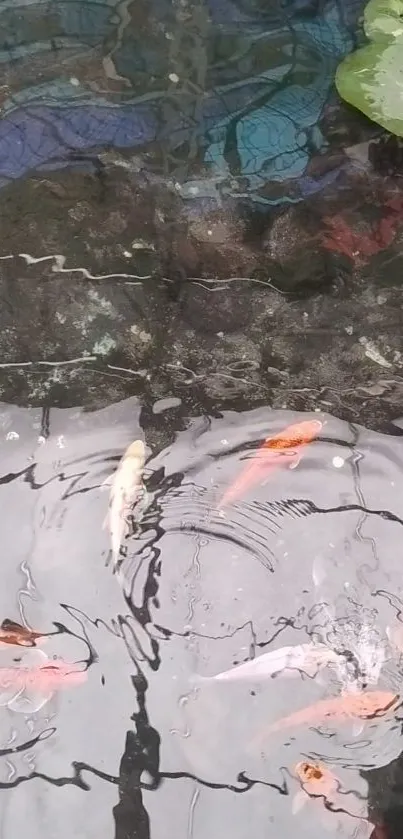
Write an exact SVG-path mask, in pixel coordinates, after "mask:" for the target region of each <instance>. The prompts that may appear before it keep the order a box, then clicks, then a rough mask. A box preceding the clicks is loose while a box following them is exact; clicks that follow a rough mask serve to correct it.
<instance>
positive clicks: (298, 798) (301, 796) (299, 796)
mask: <svg viewBox="0 0 403 839" xmlns="http://www.w3.org/2000/svg"><path fill="white" fill-rule="evenodd" d="M308 798H309V795H308V794H307V793H306V792H305V790H303V789H300V790H298V792H296V793H295V795H294V797H293V799H292V802H291V812H292V814H293V816H296V814H297V813H299V812H300V811H301V810H302V808H303V807H304V806H305V804H306V802H307V800H308Z"/></svg>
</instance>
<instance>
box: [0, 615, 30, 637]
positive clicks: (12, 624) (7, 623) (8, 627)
mask: <svg viewBox="0 0 403 839" xmlns="http://www.w3.org/2000/svg"><path fill="white" fill-rule="evenodd" d="M0 629H4V631H5V632H18V633H24V634H25V635H26V634H28V633H29V632H30V630H29V629H27V627H26V626H22V624H20V623H17V621H12V620H10V618H4V621H3V623H2V624H1V626H0Z"/></svg>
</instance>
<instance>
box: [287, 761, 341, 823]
mask: <svg viewBox="0 0 403 839" xmlns="http://www.w3.org/2000/svg"><path fill="white" fill-rule="evenodd" d="M295 773H296V775H297V778H298V779H299V781H300V783H301V789H300V790H299V792H297V794H296V795H295V796H294V799H293V804H292V811H293V813H297V812H298V811H299V810H300V809H301V807H303V806H304V804H306V802H307V799H308V798H321V799H322V801H326V800H327V799H328V798H329V796H333V795H334V794H335V793H337V792H338V791H339V789H340V781H339V780H338V778H336V776H335V775H333V772H331V770H330V769H327V768H326V766H323V765H322V764H320V763H309V762H308V761H301V762H300V763H297V765H296V767H295Z"/></svg>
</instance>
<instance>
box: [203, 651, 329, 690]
mask: <svg viewBox="0 0 403 839" xmlns="http://www.w3.org/2000/svg"><path fill="white" fill-rule="evenodd" d="M338 660H339V656H338V654H337V653H335V652H334V651H333V650H332V649H330V648H329V647H327V646H326V645H325V644H297V645H296V646H294V647H280V649H278V650H270V652H268V653H265V654H264V655H261V656H258V658H254V659H252V660H251V661H246V662H245V664H238V665H237V666H236V667H233V668H232V669H231V670H225V671H224V672H222V673H218V674H217V675H216V676H211V677H210V678H209V681H210V680H211V679H214V680H215V681H238V680H240V679H241V680H243V679H246V680H248V679H251V680H256V679H259V680H260V679H267V678H275V677H276V676H280V675H286V676H287V675H298V674H301V673H303V674H305V675H307V676H309V677H310V678H314V677H315V676H316V674H317V673H318V671H319V670H320V669H321V668H322V667H327V666H329V665H335V666H337V664H338ZM293 671H294V672H293ZM203 681H204V679H203Z"/></svg>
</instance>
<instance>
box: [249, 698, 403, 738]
mask: <svg viewBox="0 0 403 839" xmlns="http://www.w3.org/2000/svg"><path fill="white" fill-rule="evenodd" d="M399 703H400V697H399V695H398V694H395V693H391V692H390V691H382V690H371V691H361V692H360V693H346V694H342V695H341V696H336V697H333V698H332V699H322V700H321V701H320V702H316V703H315V705H309V706H308V707H307V708H302V710H301V711H296V712H295V713H294V714H290V715H289V716H287V717H282V718H281V719H279V720H277V722H274V723H272V724H271V725H269V726H268V728H267V729H266V730H265V732H264V735H266V734H273V733H274V732H277V731H282V730H283V729H285V728H293V727H294V726H300V725H318V724H321V723H323V722H327V721H328V720H329V721H333V722H336V723H338V722H345V721H346V720H349V719H353V720H354V719H360V720H364V721H365V720H370V719H374V718H375V717H384V716H385V715H386V714H387V713H388V711H392V710H394V709H395V708H397V706H398V705H399ZM261 737H262V735H261V734H259V735H256V737H255V738H254V739H255V741H256V740H258V739H259V740H261Z"/></svg>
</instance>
